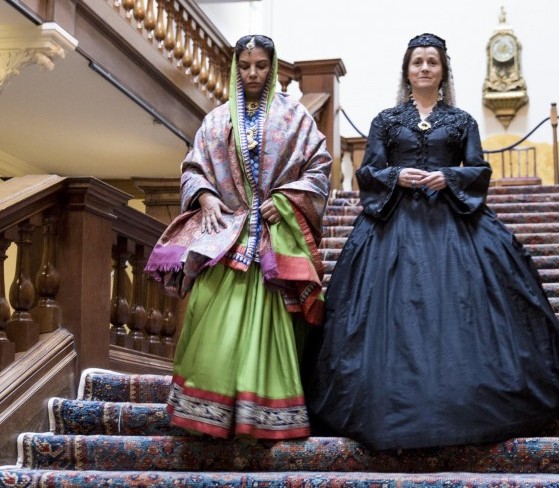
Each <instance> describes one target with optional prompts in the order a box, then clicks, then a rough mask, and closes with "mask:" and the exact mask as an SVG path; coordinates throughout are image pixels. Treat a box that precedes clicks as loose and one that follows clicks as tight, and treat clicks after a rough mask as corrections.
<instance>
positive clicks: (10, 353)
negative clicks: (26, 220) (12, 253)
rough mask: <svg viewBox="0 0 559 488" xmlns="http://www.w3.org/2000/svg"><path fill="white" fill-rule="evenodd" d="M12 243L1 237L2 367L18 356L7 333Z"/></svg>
mask: <svg viewBox="0 0 559 488" xmlns="http://www.w3.org/2000/svg"><path fill="white" fill-rule="evenodd" d="M10 243H11V241H10V240H9V239H6V238H5V237H4V236H3V235H2V236H1V237H0V369H4V368H5V367H6V366H8V364H11V363H13V362H14V360H15V356H16V354H15V353H16V345H15V344H14V343H13V342H11V341H9V340H8V337H7V335H6V327H7V326H8V320H9V319H10V305H9V304H8V300H7V299H6V286H5V281H4V280H5V275H4V261H6V258H7V255H6V251H7V250H8V247H9V246H10Z"/></svg>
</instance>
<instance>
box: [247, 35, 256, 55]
mask: <svg viewBox="0 0 559 488" xmlns="http://www.w3.org/2000/svg"><path fill="white" fill-rule="evenodd" d="M255 47H256V42H255V40H254V36H252V37H251V38H250V41H248V42H247V43H246V48H247V50H248V52H251V51H252V50H253V49H254V48H255Z"/></svg>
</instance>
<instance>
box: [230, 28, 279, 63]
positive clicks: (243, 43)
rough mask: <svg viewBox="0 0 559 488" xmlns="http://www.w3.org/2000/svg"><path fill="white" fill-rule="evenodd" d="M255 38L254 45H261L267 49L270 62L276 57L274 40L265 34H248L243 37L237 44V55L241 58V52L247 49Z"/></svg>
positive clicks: (260, 46)
mask: <svg viewBox="0 0 559 488" xmlns="http://www.w3.org/2000/svg"><path fill="white" fill-rule="evenodd" d="M253 38H254V47H259V48H261V49H263V50H264V51H266V54H268V56H269V58H270V62H271V61H272V60H273V59H274V54H275V52H276V48H275V46H274V41H272V39H270V38H269V37H266V36H263V35H259V34H256V35H248V36H243V37H241V38H240V39H239V40H238V41H237V43H236V44H235V56H236V57H237V59H239V56H240V54H241V53H242V52H243V51H244V50H245V49H247V44H248V43H249V42H250V41H251V40H252V39H253Z"/></svg>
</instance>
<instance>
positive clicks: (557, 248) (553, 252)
mask: <svg viewBox="0 0 559 488" xmlns="http://www.w3.org/2000/svg"><path fill="white" fill-rule="evenodd" d="M524 247H525V248H526V249H527V250H528V251H529V252H530V254H531V255H532V256H558V255H559V245H557V244H525V245H524Z"/></svg>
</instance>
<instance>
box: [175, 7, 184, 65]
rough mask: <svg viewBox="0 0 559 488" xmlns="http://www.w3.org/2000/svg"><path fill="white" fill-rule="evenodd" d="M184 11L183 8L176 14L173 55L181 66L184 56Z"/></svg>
mask: <svg viewBox="0 0 559 488" xmlns="http://www.w3.org/2000/svg"><path fill="white" fill-rule="evenodd" d="M182 20H183V12H182V9H179V11H178V12H177V13H176V14H175V26H176V32H175V47H174V49H173V56H174V58H175V62H176V63H177V66H178V67H180V65H181V60H182V57H183V56H184V34H183V32H182V30H183V22H182Z"/></svg>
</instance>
